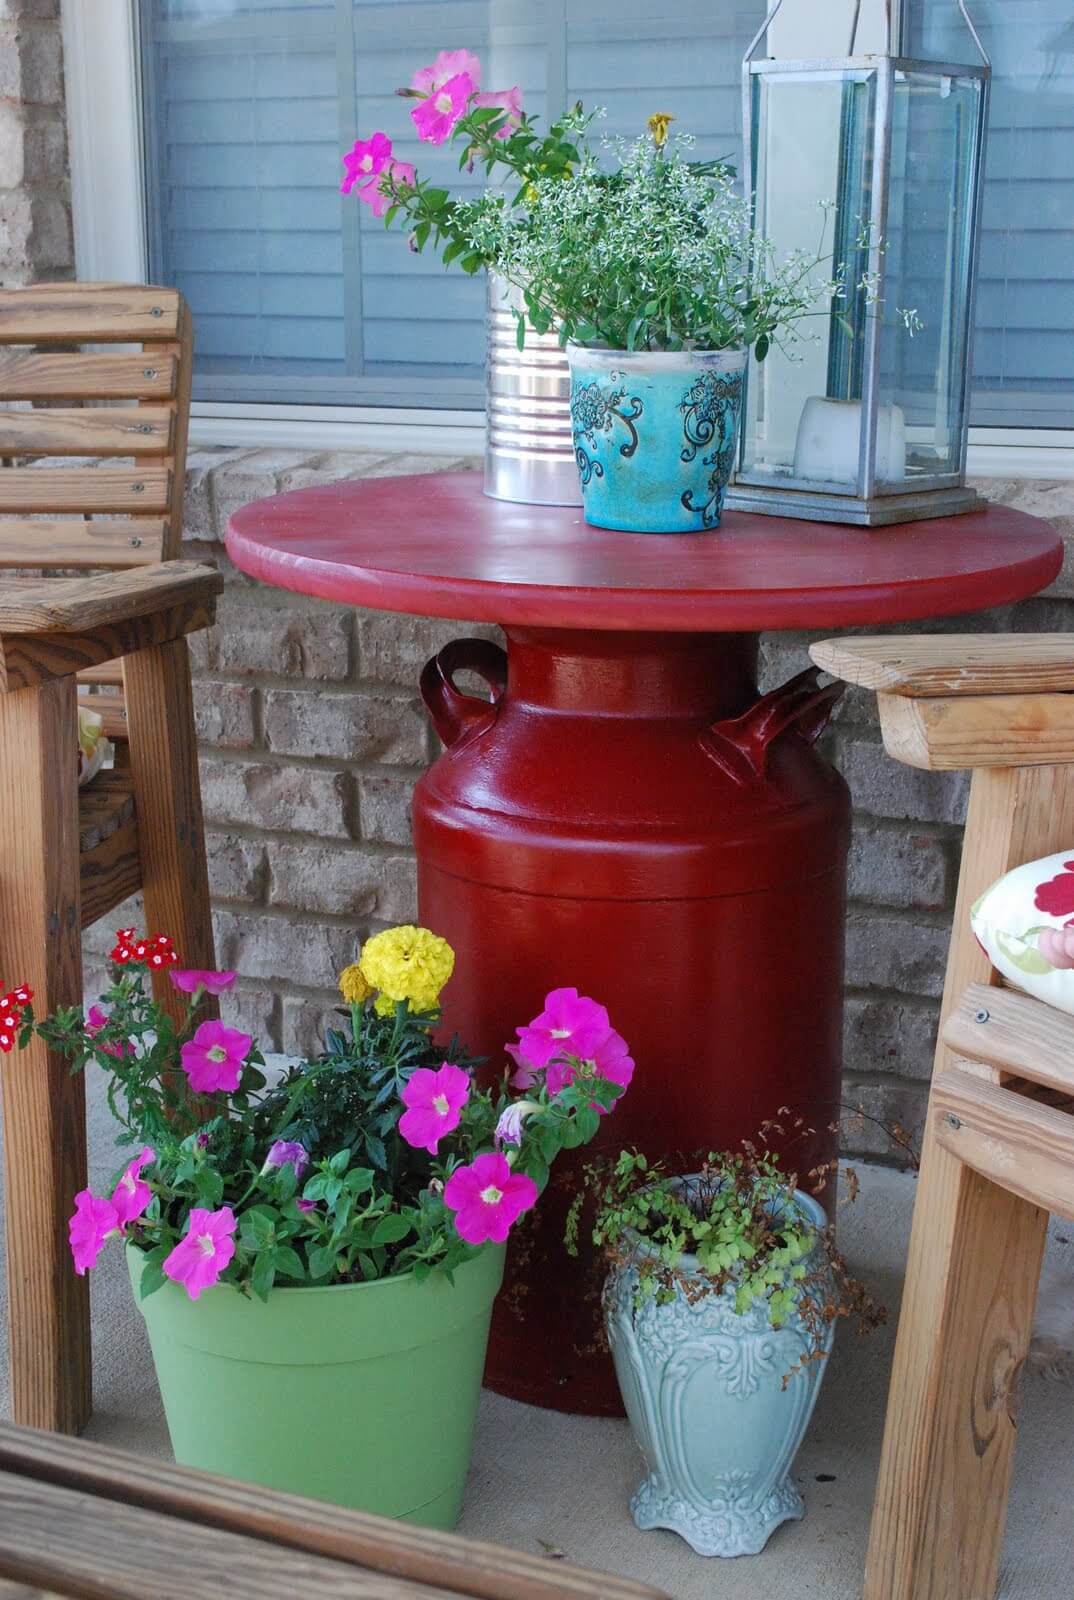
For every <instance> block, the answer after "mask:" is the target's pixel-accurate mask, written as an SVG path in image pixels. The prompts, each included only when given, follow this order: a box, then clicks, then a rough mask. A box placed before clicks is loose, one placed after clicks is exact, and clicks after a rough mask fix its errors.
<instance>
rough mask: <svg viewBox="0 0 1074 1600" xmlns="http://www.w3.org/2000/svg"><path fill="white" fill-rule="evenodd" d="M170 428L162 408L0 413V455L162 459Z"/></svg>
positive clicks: (167, 412) (168, 415)
mask: <svg viewBox="0 0 1074 1600" xmlns="http://www.w3.org/2000/svg"><path fill="white" fill-rule="evenodd" d="M174 424H175V414H174V412H173V411H172V410H171V409H170V408H169V407H168V406H129V407H128V406H98V407H96V408H94V409H82V408H74V409H72V410H66V409H60V408H59V407H49V408H48V409H46V410H42V411H3V410H0V455H10V456H23V455H40V456H52V455H63V454H66V453H67V452H68V451H69V452H70V453H71V454H72V455H77V456H125V455H134V454H137V455H142V454H145V455H150V454H151V455H163V454H165V452H166V451H167V450H168V449H169V447H170V446H171V441H172V431H173V428H174Z"/></svg>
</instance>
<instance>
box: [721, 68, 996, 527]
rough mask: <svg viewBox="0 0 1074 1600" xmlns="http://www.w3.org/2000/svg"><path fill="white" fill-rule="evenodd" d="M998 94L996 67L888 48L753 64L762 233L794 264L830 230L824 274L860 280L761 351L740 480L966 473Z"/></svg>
mask: <svg viewBox="0 0 1074 1600" xmlns="http://www.w3.org/2000/svg"><path fill="white" fill-rule="evenodd" d="M983 92H984V79H983V77H982V75H981V74H980V73H979V72H974V71H972V70H971V71H967V72H966V73H965V74H964V75H963V73H962V72H961V71H960V70H959V69H957V68H956V69H949V70H946V71H942V70H940V69H939V68H936V67H932V66H930V65H929V64H921V63H914V62H900V63H895V62H892V61H890V60H886V59H885V60H881V61H879V62H878V64H877V66H875V67H873V66H871V65H867V64H864V63H850V62H847V63H839V64H838V65H836V64H831V63H829V64H818V65H817V66H815V67H813V66H808V67H807V66H801V67H799V66H798V65H794V66H791V67H789V68H788V67H783V66H782V65H779V66H776V65H775V64H772V66H768V67H767V69H766V70H761V71H755V72H754V73H753V74H752V83H751V119H752V137H753V147H754V149H753V157H754V168H753V176H754V185H755V195H756V218H755V220H756V225H757V228H758V229H759V231H760V232H761V233H763V234H766V235H767V236H768V238H769V239H770V240H771V241H772V244H773V247H774V250H775V254H776V256H777V258H780V257H782V256H785V255H786V254H787V253H788V252H790V251H792V250H796V249H797V250H810V249H815V248H816V247H817V241H818V239H819V237H820V235H821V229H822V227H823V228H824V244H823V253H824V254H825V255H826V256H827V257H828V260H827V261H826V262H825V263H824V264H823V266H820V267H818V269H817V271H816V278H817V280H818V281H819V280H820V279H821V278H822V277H828V276H832V277H834V276H839V277H840V278H841V280H842V283H843V289H842V291H841V292H840V293H839V294H838V295H837V296H836V298H835V299H834V300H833V301H832V303H831V307H830V309H828V307H827V305H826V303H824V302H823V301H821V302H818V308H817V312H816V314H814V315H813V316H810V317H808V318H807V319H805V320H804V321H803V322H802V323H801V324H800V325H799V327H798V328H797V329H796V330H794V331H793V332H792V334H791V337H790V338H789V339H787V338H784V340H783V341H782V344H781V345H779V346H773V348H772V349H771V350H770V351H769V353H768V355H767V356H766V358H765V359H764V360H763V361H762V362H758V361H757V360H756V358H755V357H754V358H751V361H750V366H749V377H748V386H747V399H746V409H745V415H744V419H743V435H742V451H741V464H740V468H739V473H738V479H737V481H738V482H739V483H741V484H744V485H758V486H767V487H771V488H774V489H778V488H794V489H804V490H813V491H816V492H820V493H827V494H839V495H848V496H854V495H857V496H863V495H864V496H868V495H869V494H873V493H880V494H884V493H889V494H905V493H907V492H908V491H910V490H914V489H922V488H937V489H938V488H942V487H945V486H950V485H955V484H957V483H959V482H960V481H961V473H962V469H963V459H962V453H963V450H964V437H965V430H964V426H963V424H964V406H965V394H966V363H967V354H968V349H967V345H968V331H969V324H970V313H971V307H970V304H969V296H970V285H971V282H972V277H973V273H972V260H971V255H972V250H973V237H974V191H975V181H976V171H977V163H978V159H979V155H980V138H981V127H982V119H983V113H982V103H981V100H982V95H983ZM870 413H871V414H872V415H873V416H874V417H875V427H874V430H873V435H872V437H873V445H872V451H871V454H869V453H867V451H866V450H863V444H862V442H863V439H866V440H867V439H868V437H869V431H870V430H869V427H868V423H869V417H870Z"/></svg>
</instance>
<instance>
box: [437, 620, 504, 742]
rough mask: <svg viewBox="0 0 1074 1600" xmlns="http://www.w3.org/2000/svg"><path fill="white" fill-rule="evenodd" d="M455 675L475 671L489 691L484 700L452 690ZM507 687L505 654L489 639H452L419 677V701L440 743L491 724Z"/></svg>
mask: <svg viewBox="0 0 1074 1600" xmlns="http://www.w3.org/2000/svg"><path fill="white" fill-rule="evenodd" d="M456 672H476V673H477V674H478V676H479V677H482V678H484V680H485V682H486V683H487V684H488V686H489V688H490V690H491V691H492V693H491V697H490V699H488V700H485V699H483V698H482V697H481V696H480V695H476V694H463V692H462V690H461V689H457V688H456V687H455V674H456ZM506 687H507V652H506V651H505V650H502V649H501V648H500V646H499V645H498V644H493V643H492V641H491V639H453V640H452V641H451V643H450V644H446V645H445V646H444V648H443V649H442V650H441V651H440V652H439V653H438V654H437V655H435V656H433V658H432V660H431V661H427V662H426V664H425V669H424V671H423V672H422V675H421V698H422V699H423V700H424V701H425V708H426V710H427V711H428V713H429V715H430V717H431V718H432V720H433V727H434V728H435V729H436V731H437V733H438V734H439V735H440V738H441V739H442V740H443V742H444V744H445V745H447V746H448V747H449V748H450V746H451V745H453V744H457V743H458V741H459V740H460V739H461V738H463V736H464V735H465V734H467V733H469V732H471V731H476V730H477V729H478V728H481V727H484V726H486V725H488V724H489V723H491V722H492V720H493V719H494V717H495V715H496V707H497V705H498V704H499V702H500V700H501V699H502V697H503V692H504V690H505V689H506Z"/></svg>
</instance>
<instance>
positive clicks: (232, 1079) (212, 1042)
mask: <svg viewBox="0 0 1074 1600" xmlns="http://www.w3.org/2000/svg"><path fill="white" fill-rule="evenodd" d="M252 1044H253V1038H252V1036H251V1035H250V1034H248V1033H240V1032H239V1030H238V1029H237V1028H225V1026H224V1024H223V1023H222V1022H203V1023H202V1024H201V1027H200V1028H199V1029H198V1031H197V1033H196V1034H195V1035H194V1037H193V1039H190V1040H188V1042H187V1043H186V1044H184V1045H183V1046H182V1047H181V1049H180V1051H179V1055H180V1057H181V1058H182V1064H183V1071H184V1072H185V1073H186V1075H187V1077H188V1078H189V1079H190V1087H191V1088H192V1089H193V1090H194V1091H195V1093H196V1094H213V1093H215V1091H216V1090H218V1089H223V1090H224V1091H225V1093H228V1094H230V1093H231V1092H232V1090H234V1089H237V1088H238V1087H239V1079H240V1077H241V1076H242V1069H243V1064H244V1062H245V1060H246V1057H247V1055H248V1054H249V1050H250V1046H251V1045H252Z"/></svg>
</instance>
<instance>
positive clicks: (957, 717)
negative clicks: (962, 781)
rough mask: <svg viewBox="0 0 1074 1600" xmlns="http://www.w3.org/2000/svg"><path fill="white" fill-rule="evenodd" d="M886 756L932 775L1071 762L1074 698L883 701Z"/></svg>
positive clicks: (890, 697)
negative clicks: (933, 773) (985, 768)
mask: <svg viewBox="0 0 1074 1600" xmlns="http://www.w3.org/2000/svg"><path fill="white" fill-rule="evenodd" d="M876 698H877V708H878V710H879V712H880V731H881V733H882V734H883V736H884V748H885V749H886V750H887V752H888V754H889V755H890V756H894V758H895V760H896V761H903V762H905V763H906V765H907V766H910V767H920V768H922V769H923V770H924V771H927V772H962V771H965V770H966V769H968V768H971V767H973V768H978V769H979V768H984V767H1011V768H1013V767H1054V766H1058V765H1062V764H1063V763H1065V762H1068V761H1074V694H982V695H975V696H974V695H971V696H968V697H962V696H952V697H951V698H950V699H940V698H934V697H931V696H929V697H925V696H922V697H921V698H920V699H916V700H911V699H908V698H907V697H906V696H905V695H901V694H878V695H877V697H876Z"/></svg>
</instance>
